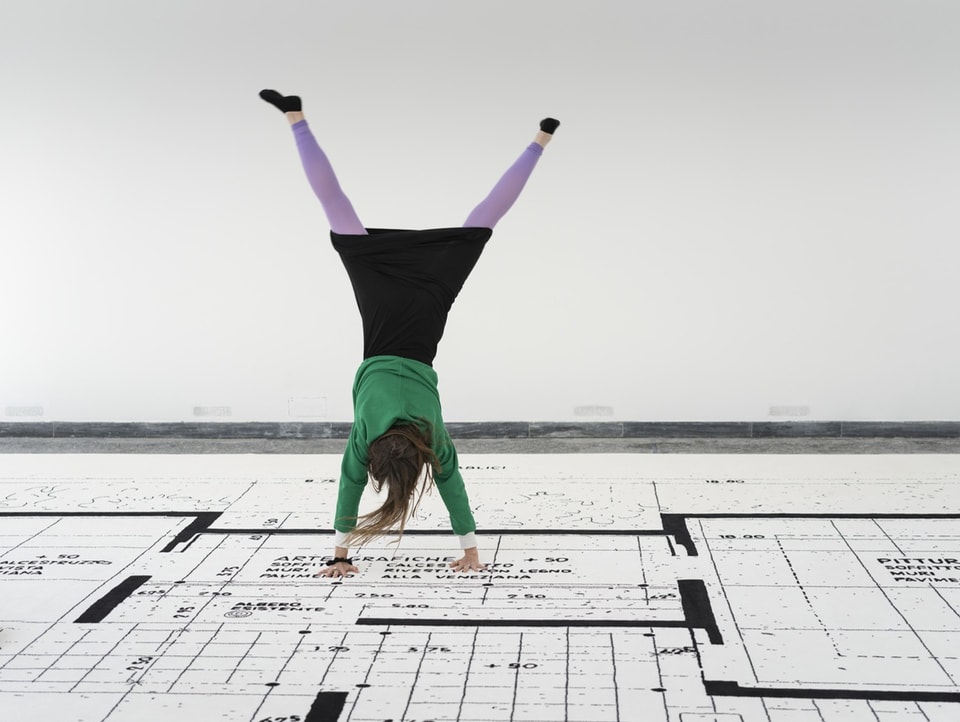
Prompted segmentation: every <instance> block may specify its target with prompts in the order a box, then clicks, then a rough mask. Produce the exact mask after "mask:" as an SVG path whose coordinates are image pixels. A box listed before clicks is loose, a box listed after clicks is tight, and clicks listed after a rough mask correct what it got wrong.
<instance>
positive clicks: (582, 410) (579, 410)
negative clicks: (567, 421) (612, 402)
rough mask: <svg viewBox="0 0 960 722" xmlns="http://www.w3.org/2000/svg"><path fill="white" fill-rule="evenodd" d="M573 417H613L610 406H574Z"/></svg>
mask: <svg viewBox="0 0 960 722" xmlns="http://www.w3.org/2000/svg"><path fill="white" fill-rule="evenodd" d="M573 415H574V416H613V407H612V406H574V407H573Z"/></svg>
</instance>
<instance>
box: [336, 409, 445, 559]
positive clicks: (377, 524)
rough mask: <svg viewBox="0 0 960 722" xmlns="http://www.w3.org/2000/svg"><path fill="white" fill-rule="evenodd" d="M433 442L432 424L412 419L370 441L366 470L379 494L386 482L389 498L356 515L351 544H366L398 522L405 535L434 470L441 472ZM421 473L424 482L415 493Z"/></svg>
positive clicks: (396, 425) (399, 530)
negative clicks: (376, 506) (415, 421)
mask: <svg viewBox="0 0 960 722" xmlns="http://www.w3.org/2000/svg"><path fill="white" fill-rule="evenodd" d="M430 443H431V439H430V427H429V426H428V425H427V424H426V423H423V424H422V425H419V424H415V423H412V422H400V423H397V424H394V425H393V426H391V427H390V429H389V430H388V431H387V432H386V433H384V434H383V435H382V436H378V437H377V438H376V439H374V440H373V442H371V444H370V448H369V449H368V451H367V473H368V474H369V475H370V479H371V483H372V484H373V490H374V491H375V492H377V493H378V494H379V493H380V489H381V488H383V486H384V485H386V487H387V499H386V501H384V502H383V505H382V506H381V507H380V508H379V509H377V510H376V511H372V512H370V513H369V514H363V515H361V516H359V517H357V522H358V523H357V527H356V529H354V530H353V531H352V532H350V535H349V537H348V542H347V543H348V544H350V546H361V545H362V544H366V543H367V542H369V541H370V540H372V539H374V538H376V537H379V536H382V535H384V534H386V533H387V532H388V531H390V530H391V529H393V528H394V527H395V526H398V525H399V528H398V533H399V535H400V536H403V529H404V527H405V526H406V524H407V520H408V519H410V517H412V516H413V514H414V513H415V512H416V510H417V506H419V504H420V500H421V499H422V498H423V494H424V492H425V491H426V490H427V488H428V486H429V484H430V483H431V481H433V475H434V473H439V472H440V461H439V459H437V455H436V454H435V453H434V452H433V449H432V448H431V446H430ZM421 477H423V484H422V485H421V486H420V493H419V494H416V490H417V482H418V481H419V480H420V478H421ZM414 496H416V499H414Z"/></svg>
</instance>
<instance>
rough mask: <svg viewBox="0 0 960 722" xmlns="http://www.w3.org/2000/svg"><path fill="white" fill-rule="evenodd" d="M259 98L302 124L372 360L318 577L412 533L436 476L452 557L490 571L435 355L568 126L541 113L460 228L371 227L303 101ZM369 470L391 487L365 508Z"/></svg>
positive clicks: (310, 168)
mask: <svg viewBox="0 0 960 722" xmlns="http://www.w3.org/2000/svg"><path fill="white" fill-rule="evenodd" d="M260 97H261V98H263V100H265V101H267V102H268V103H270V104H271V105H274V106H276V107H277V108H279V109H280V110H281V111H282V112H283V113H284V114H285V115H286V118H287V120H288V121H289V122H290V124H291V126H292V128H293V134H294V138H295V140H296V144H297V150H298V151H299V153H300V159H301V162H302V163H303V168H304V171H305V172H306V175H307V180H308V181H309V183H310V186H311V187H312V188H313V191H314V193H315V194H316V195H317V198H319V200H320V204H321V205H322V206H323V210H324V212H325V213H326V216H327V220H328V221H329V223H330V229H331V232H330V237H331V240H332V242H333V247H334V248H335V249H336V251H337V252H338V253H339V254H340V258H341V260H342V261H343V265H344V267H345V268H346V270H347V274H348V276H349V277H350V282H351V284H352V285H353V291H354V295H355V297H356V301H357V305H358V306H359V309H360V316H361V319H362V321H363V345H364V349H363V363H361V364H360V368H359V369H357V373H356V377H355V378H354V383H353V405H354V420H353V427H352V429H351V431H350V437H349V439H348V441H347V448H346V451H345V452H344V454H343V461H342V463H341V469H340V488H339V493H338V496H337V510H336V516H335V519H334V530H335V536H334V556H333V559H332V560H331V561H330V562H328V564H327V567H326V568H325V569H324V570H322V571H320V572H318V573H317V574H316V576H327V577H330V576H334V577H341V576H346V575H348V574H350V573H354V572H357V571H359V570H358V569H357V567H356V566H354V564H353V561H352V560H351V559H348V558H347V554H348V553H349V547H351V546H359V545H362V544H364V543H366V542H368V541H370V540H371V539H373V538H375V537H378V536H381V535H383V534H385V533H387V532H389V531H390V530H392V529H393V528H395V527H397V528H398V530H399V533H400V534H403V530H404V526H405V524H406V522H407V520H408V519H409V518H410V516H411V515H412V514H413V513H414V511H415V510H416V507H417V504H418V503H419V501H420V498H421V497H422V495H423V492H424V490H425V489H426V487H427V485H428V484H429V482H430V480H431V479H432V480H433V481H434V482H435V483H436V486H437V489H438V490H439V492H440V497H441V498H442V500H443V503H444V505H445V506H446V507H447V511H448V512H449V514H450V524H451V527H452V528H453V532H454V533H455V534H456V535H457V536H458V537H459V540H460V548H461V549H462V550H463V557H462V558H461V559H458V560H457V561H455V562H453V563H451V564H450V566H451V567H452V568H453V569H454V570H455V571H471V570H477V571H479V570H482V569H484V568H485V565H484V564H482V563H481V562H480V556H479V553H478V551H477V542H476V537H475V534H474V532H475V531H476V528H477V527H476V523H475V522H474V519H473V513H472V512H471V511H470V502H469V500H468V498H467V492H466V489H465V488H464V485H463V477H462V476H461V475H460V470H459V466H458V461H457V452H456V449H455V448H454V445H453V442H452V441H451V439H450V436H449V434H448V433H447V431H446V428H445V427H444V423H443V416H442V413H441V409H440V395H439V393H438V391H437V374H436V372H435V371H434V370H433V359H434V356H435V355H436V352H437V344H438V343H439V341H440V338H441V336H443V330H444V326H445V325H446V321H447V314H448V313H449V311H450V308H451V306H452V305H453V302H454V299H456V297H457V294H458V293H459V292H460V289H461V288H462V287H463V284H464V282H465V281H466V280H467V276H468V275H469V274H470V271H471V270H473V267H474V265H475V264H476V262H477V260H478V259H479V258H480V253H481V252H482V251H483V247H484V244H486V242H487V240H489V238H490V236H491V234H492V233H493V227H494V226H495V225H496V224H497V221H499V220H500V219H501V218H502V217H503V215H504V214H505V213H506V212H507V211H508V210H509V209H510V206H512V205H513V203H514V201H516V199H517V197H518V196H519V195H520V191H521V190H522V189H523V186H524V184H525V183H526V182H527V179H528V178H529V177H530V173H531V172H532V171H533V169H534V167H535V166H536V164H537V160H538V159H539V158H540V154H541V153H542V151H543V148H544V147H545V146H546V145H547V143H548V142H549V141H550V139H551V137H552V135H553V132H554V131H555V130H556V129H557V127H558V126H559V125H560V123H559V122H558V121H556V120H554V119H552V118H547V119H545V120H543V121H541V123H540V132H538V133H537V135H536V137H535V138H534V140H533V142H532V143H531V144H530V145H528V146H527V147H526V149H524V151H523V153H522V154H521V155H520V157H519V158H518V159H517V160H516V161H515V162H514V164H513V165H512V166H510V168H509V169H508V170H507V172H506V173H504V175H503V176H502V177H501V178H500V180H499V181H498V182H497V183H496V185H494V187H493V189H492V190H491V191H490V193H489V195H487V197H486V198H485V199H484V200H483V201H482V202H481V203H480V205H478V206H477V207H476V208H474V209H473V211H471V213H470V215H468V216H467V219H466V221H464V224H463V226H462V227H459V228H433V229H428V230H394V229H382V228H365V227H364V225H363V224H362V223H361V222H360V219H359V218H358V217H357V214H356V212H355V211H354V209H353V206H352V205H351V203H350V200H349V199H348V198H347V196H346V195H345V194H344V192H343V190H342V189H341V188H340V184H339V182H338V181H337V177H336V175H334V172H333V168H332V167H331V165H330V162H329V160H328V159H327V156H326V155H325V154H324V152H323V151H322V150H321V149H320V146H319V145H318V144H317V141H316V139H315V138H314V137H313V134H312V133H311V131H310V128H309V126H308V125H307V122H306V120H305V118H304V115H303V108H302V105H301V102H300V98H299V97H297V96H295V95H288V96H284V95H281V94H280V93H278V92H277V91H275V90H263V91H261V92H260ZM368 478H369V479H370V480H371V482H372V484H373V487H374V490H375V491H376V492H378V493H379V492H380V490H381V488H382V487H384V486H385V487H386V488H387V498H386V501H385V502H384V503H383V505H382V506H381V507H380V508H379V509H377V510H375V511H373V512H371V513H369V514H364V515H363V516H358V515H357V513H358V509H359V506H360V496H361V495H362V494H363V490H364V488H365V487H366V484H367V480H368ZM421 478H422V479H423V483H422V485H421V484H419V482H420V480H421ZM418 486H420V492H419V495H418V494H417V487H418Z"/></svg>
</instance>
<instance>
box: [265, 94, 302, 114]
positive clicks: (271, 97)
mask: <svg viewBox="0 0 960 722" xmlns="http://www.w3.org/2000/svg"><path fill="white" fill-rule="evenodd" d="M260 97H261V98H263V99H264V100H265V101H267V102H268V103H270V105H272V106H274V107H275V108H278V109H279V110H281V111H282V112H284V113H299V112H300V111H302V110H303V104H302V103H301V102H300V96H298V95H280V93H278V92H277V91H276V90H261V91H260Z"/></svg>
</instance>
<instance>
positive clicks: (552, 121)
mask: <svg viewBox="0 0 960 722" xmlns="http://www.w3.org/2000/svg"><path fill="white" fill-rule="evenodd" d="M559 127H560V121H559V120H557V119H556V118H544V119H543V120H541V121H540V130H542V131H543V132H544V133H548V134H549V135H553V131H555V130H556V129H557V128H559Z"/></svg>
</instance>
